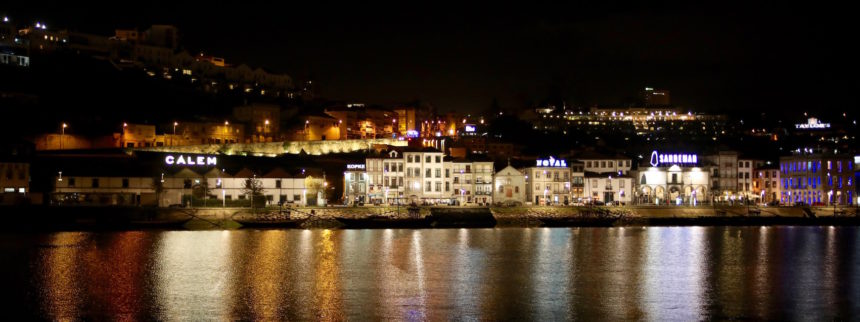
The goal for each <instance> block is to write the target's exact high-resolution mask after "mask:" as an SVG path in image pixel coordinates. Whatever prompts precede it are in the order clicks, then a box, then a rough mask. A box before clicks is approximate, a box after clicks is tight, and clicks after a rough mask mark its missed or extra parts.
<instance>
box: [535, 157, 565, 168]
mask: <svg viewBox="0 0 860 322" xmlns="http://www.w3.org/2000/svg"><path fill="white" fill-rule="evenodd" d="M537 166H539V167H559V168H563V167H567V161H564V160H556V159H554V158H553V157H549V159H546V160H541V159H538V160H537Z"/></svg>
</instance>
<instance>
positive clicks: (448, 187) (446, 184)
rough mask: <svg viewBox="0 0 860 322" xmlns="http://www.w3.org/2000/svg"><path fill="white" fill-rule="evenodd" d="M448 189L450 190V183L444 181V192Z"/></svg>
mask: <svg viewBox="0 0 860 322" xmlns="http://www.w3.org/2000/svg"><path fill="white" fill-rule="evenodd" d="M448 191H451V183H450V182H448V181H445V192H448Z"/></svg>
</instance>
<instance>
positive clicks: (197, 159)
mask: <svg viewBox="0 0 860 322" xmlns="http://www.w3.org/2000/svg"><path fill="white" fill-rule="evenodd" d="M164 163H165V164H167V165H197V166H210V165H212V166H214V165H218V159H217V158H216V157H214V156H208V155H207V156H204V155H198V156H191V155H178V156H174V155H167V156H165V157H164Z"/></svg>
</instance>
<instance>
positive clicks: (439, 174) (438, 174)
mask: <svg viewBox="0 0 860 322" xmlns="http://www.w3.org/2000/svg"><path fill="white" fill-rule="evenodd" d="M441 177H442V169H436V178H441Z"/></svg>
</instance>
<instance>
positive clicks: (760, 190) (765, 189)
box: [752, 165, 782, 204]
mask: <svg viewBox="0 0 860 322" xmlns="http://www.w3.org/2000/svg"><path fill="white" fill-rule="evenodd" d="M780 173H781V171H780V169H779V166H778V165H761V166H758V167H756V169H755V170H754V172H753V176H754V178H753V191H752V192H753V198H754V199H756V200H757V201H758V202H759V203H765V204H770V203H779V202H780V198H781V196H782V192H781V189H780V182H781V180H780Z"/></svg>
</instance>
